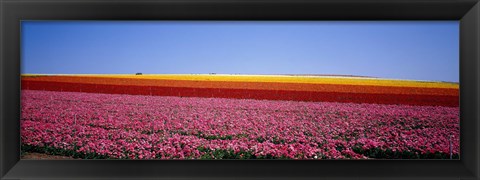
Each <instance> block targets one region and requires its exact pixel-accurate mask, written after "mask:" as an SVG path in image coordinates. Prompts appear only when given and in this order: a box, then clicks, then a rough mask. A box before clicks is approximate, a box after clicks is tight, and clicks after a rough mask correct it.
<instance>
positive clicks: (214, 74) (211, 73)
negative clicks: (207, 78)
mask: <svg viewBox="0 0 480 180" xmlns="http://www.w3.org/2000/svg"><path fill="white" fill-rule="evenodd" d="M208 74H210V75H215V74H217V73H208Z"/></svg>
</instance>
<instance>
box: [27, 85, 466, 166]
mask: <svg viewBox="0 0 480 180" xmlns="http://www.w3.org/2000/svg"><path fill="white" fill-rule="evenodd" d="M21 105H22V107H21V108H22V112H21V123H20V124H21V142H22V150H25V151H29V152H32V151H33V152H43V153H48V154H54V155H55V154H57V155H66V156H71V157H76V158H83V159H449V158H450V156H451V155H452V157H453V158H454V159H459V158H460V154H459V152H460V145H459V143H460V140H459V138H460V137H459V136H460V123H459V121H460V119H459V112H460V111H459V107H444V106H411V105H385V104H358V103H357V104H356V103H336V102H299V101H271V100H253V99H223V98H199V97H174V96H170V97H167V96H143V95H125V94H97V93H81V92H56V91H37V90H22V98H21Z"/></svg>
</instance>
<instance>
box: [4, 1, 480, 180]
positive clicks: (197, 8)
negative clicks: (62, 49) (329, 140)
mask: <svg viewBox="0 0 480 180" xmlns="http://www.w3.org/2000/svg"><path fill="white" fill-rule="evenodd" d="M0 12H1V13H0V16H1V23H0V25H1V28H0V30H1V31H0V37H1V38H0V39H1V48H0V54H1V57H0V58H1V60H0V69H1V70H0V84H1V85H0V88H1V89H0V123H1V124H0V179H67V178H68V179H72V178H77V179H89V178H94V179H100V178H102V179H151V178H159V179H161V178H164V179H170V178H172V179H452V180H453V179H455V180H459V179H462V180H474V179H479V178H480V159H479V157H480V143H479V137H480V133H479V132H480V126H479V125H480V123H479V110H480V106H479V103H480V99H479V98H480V96H479V93H480V89H479V86H480V83H479V71H480V53H479V52H480V51H479V50H480V27H479V22H480V3H479V1H478V0H383V1H382V0H138V1H135V0H117V1H110V0H83V1H82V0H0ZM21 20H459V21H460V107H461V108H460V110H461V160H301V161H294V160H210V161H205V160H184V161H177V160H165V161H163V160H20V143H19V141H20V132H19V126H20V122H19V116H20V104H19V103H20V21H21Z"/></svg>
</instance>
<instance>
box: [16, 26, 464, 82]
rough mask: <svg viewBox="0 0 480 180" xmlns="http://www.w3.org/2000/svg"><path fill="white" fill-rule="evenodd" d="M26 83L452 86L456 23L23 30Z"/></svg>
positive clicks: (456, 73)
mask: <svg viewBox="0 0 480 180" xmlns="http://www.w3.org/2000/svg"><path fill="white" fill-rule="evenodd" d="M21 43H22V44H21V45H22V60H21V67H22V69H21V72H22V73H24V74H25V73H28V74H131V73H137V72H142V73H144V74H165V73H168V74H198V73H202V74H203V73H218V74H224V73H225V74H340V75H360V76H374V77H382V78H396V79H414V80H434V81H451V82H458V81H459V22H458V21H356V22H354V21H303V22H298V21H290V22H289V21H277V22H272V21H270V22H268V21H241V22H240V21H237V22H234V21H218V22H212V21H142V22H138V21H23V22H22V42H21Z"/></svg>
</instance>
